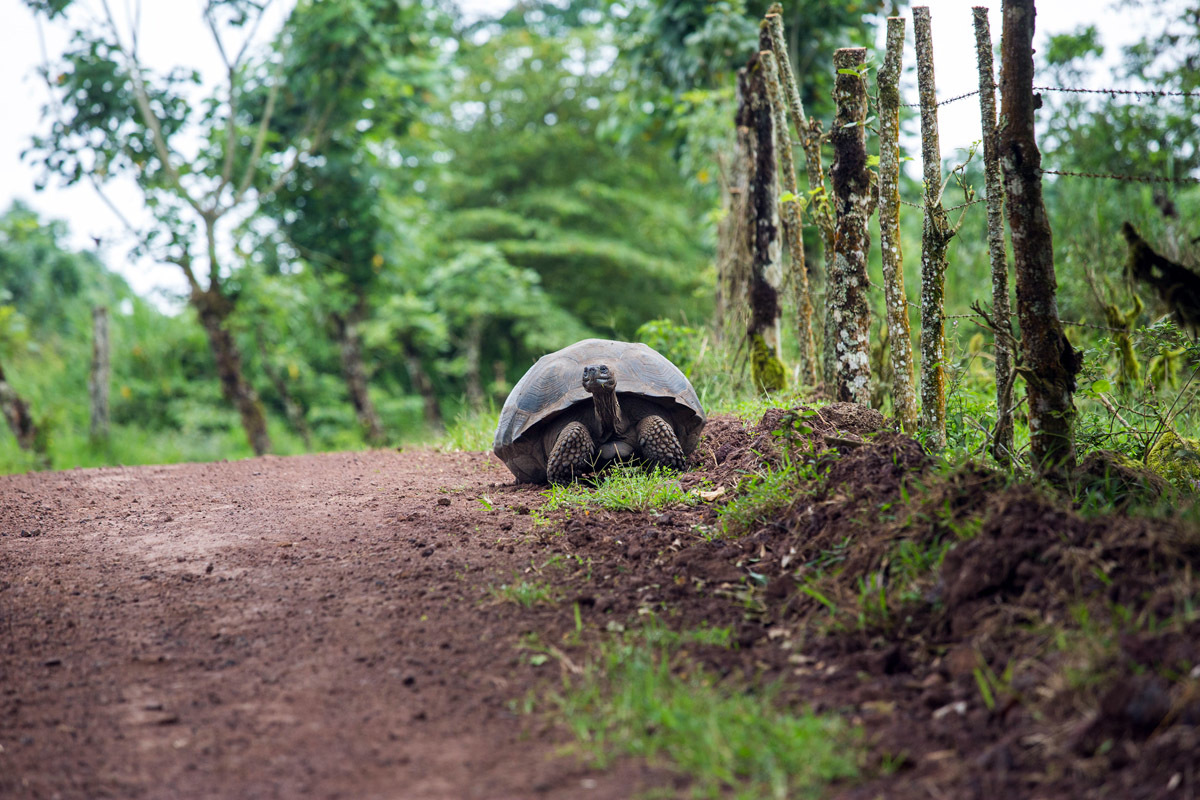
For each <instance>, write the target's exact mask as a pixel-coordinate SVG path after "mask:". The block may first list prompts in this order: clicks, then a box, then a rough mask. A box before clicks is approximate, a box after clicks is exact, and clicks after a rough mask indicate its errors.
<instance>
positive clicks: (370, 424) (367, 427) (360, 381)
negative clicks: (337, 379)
mask: <svg viewBox="0 0 1200 800" xmlns="http://www.w3.org/2000/svg"><path fill="white" fill-rule="evenodd" d="M363 313H364V311H363V303H362V302H361V301H360V302H358V303H356V304H355V306H354V308H353V309H352V310H351V312H350V314H349V315H343V314H340V313H337V312H332V313H330V315H329V321H330V324H331V325H332V326H333V334H334V337H335V338H336V339H337V345H338V356H339V358H340V360H341V364H342V377H343V378H344V379H345V381H346V391H347V393H348V394H349V395H350V403H351V405H353V406H354V413H355V414H356V415H357V416H358V423H359V425H361V426H362V429H363V433H364V435H365V436H366V437H367V442H369V443H370V444H373V445H380V444H383V443H384V441H385V439H386V436H385V435H384V432H383V421H382V420H380V418H379V412H378V411H376V410H375V404H374V403H373V402H372V401H371V395H370V391H369V387H368V384H367V370H366V367H365V366H364V365H363V357H362V338H361V337H360V336H359V334H358V323H359V321H360V320H361V318H362V316H363Z"/></svg>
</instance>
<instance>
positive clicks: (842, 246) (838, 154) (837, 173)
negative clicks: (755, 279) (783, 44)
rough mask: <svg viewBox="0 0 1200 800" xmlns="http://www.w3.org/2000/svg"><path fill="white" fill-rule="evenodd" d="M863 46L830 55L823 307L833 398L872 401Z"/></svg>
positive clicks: (870, 199)
mask: <svg viewBox="0 0 1200 800" xmlns="http://www.w3.org/2000/svg"><path fill="white" fill-rule="evenodd" d="M866 58H867V50H866V48H865V47H844V48H842V49H840V50H837V51H835V52H834V54H833V66H834V69H835V70H836V71H837V76H836V80H835V83H834V88H833V99H834V102H835V103H836V104H837V116H836V117H835V118H834V123H833V131H832V135H831V138H832V139H833V166H832V167H831V168H830V170H829V175H830V177H831V178H832V179H833V201H834V207H835V210H836V213H837V237H836V245H835V249H834V257H833V266H832V267H831V269H830V271H829V289H828V291H827V295H826V297H827V300H828V306H829V308H828V311H827V313H828V314H829V315H831V316H832V317H833V320H834V331H835V336H836V346H835V353H836V356H837V364H836V366H837V370H836V373H835V380H834V386H835V390H834V397H835V399H837V400H845V401H850V402H853V403H863V404H864V405H869V404H870V402H871V353H870V329H871V308H870V306H869V305H868V303H867V250H868V249H869V248H870V245H871V237H870V233H869V232H868V229H867V222H868V220H869V219H870V216H871V212H872V211H874V209H875V200H876V198H875V187H874V185H873V183H872V180H871V171H870V170H868V169H867V131H866V121H867V85H866V79H865V77H864V74H863V70H862V67H863V65H864V63H865V62H866Z"/></svg>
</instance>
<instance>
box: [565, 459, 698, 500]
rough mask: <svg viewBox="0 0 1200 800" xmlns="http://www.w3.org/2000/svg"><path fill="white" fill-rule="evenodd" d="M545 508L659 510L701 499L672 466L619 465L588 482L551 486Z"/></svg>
mask: <svg viewBox="0 0 1200 800" xmlns="http://www.w3.org/2000/svg"><path fill="white" fill-rule="evenodd" d="M545 494H546V496H547V497H548V498H549V500H548V501H547V502H546V504H545V505H544V506H542V510H543V511H557V510H559V509H563V508H586V507H587V506H597V507H599V508H604V509H608V510H609V511H659V510H661V509H664V508H670V507H671V506H681V505H686V506H690V505H695V504H696V503H697V502H698V498H697V497H696V495H695V494H693V493H692V492H686V491H684V489H683V487H682V486H680V485H679V476H678V475H677V474H676V473H675V472H674V471H673V470H669V469H663V468H661V467H656V468H655V469H653V470H645V469H642V468H640V467H634V466H629V465H616V466H614V467H611V468H609V469H607V470H605V471H604V472H602V473H600V474H599V475H597V476H594V477H592V478H590V479H589V480H588V481H587V482H585V483H570V484H566V485H561V486H551V487H550V489H549V490H548V491H547V492H545Z"/></svg>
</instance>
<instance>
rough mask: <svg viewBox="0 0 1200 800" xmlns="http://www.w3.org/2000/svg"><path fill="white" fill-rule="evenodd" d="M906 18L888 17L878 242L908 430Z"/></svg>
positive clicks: (896, 382) (913, 398)
mask: <svg viewBox="0 0 1200 800" xmlns="http://www.w3.org/2000/svg"><path fill="white" fill-rule="evenodd" d="M903 52H904V18H903V17H888V21H887V55H886V57H885V58H884V61H883V68H882V69H880V70H879V76H878V81H879V83H878V86H879V247H880V250H882V265H883V291H884V305H885V306H886V309H887V313H886V318H887V333H888V337H887V338H888V345H889V348H890V351H891V363H892V406H893V409H894V411H895V414H896V419H897V420H899V421H900V426H901V427H902V428H903V429H904V432H905V433H909V434H911V433H913V432H914V431H915V430H916V427H917V390H916V387H915V385H914V378H913V353H912V331H911V329H910V328H909V325H908V295H907V294H906V293H905V291H904V258H903V255H902V253H901V248H900V66H901V60H902V57H903Z"/></svg>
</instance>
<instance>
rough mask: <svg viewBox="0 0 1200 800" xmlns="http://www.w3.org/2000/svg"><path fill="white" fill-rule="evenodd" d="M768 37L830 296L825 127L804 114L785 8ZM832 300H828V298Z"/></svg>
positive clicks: (827, 372)
mask: <svg viewBox="0 0 1200 800" xmlns="http://www.w3.org/2000/svg"><path fill="white" fill-rule="evenodd" d="M766 22H767V33H768V35H769V36H770V39H771V50H772V52H774V54H775V65H776V68H777V69H778V70H779V78H780V80H781V81H782V82H783V87H782V88H783V91H784V97H785V99H786V100H787V106H788V113H789V115H790V116H791V118H792V124H793V125H794V126H795V127H796V134H797V135H798V136H799V137H800V145H801V147H802V148H803V150H804V170H805V174H806V175H807V177H808V191H809V192H810V194H809V199H808V213H809V216H810V217H811V218H812V220H813V222H815V223H816V225H817V230H818V231H819V232H820V234H821V246H822V249H823V251H824V254H825V284H826V288H825V291H826V295H828V292H829V272H830V269H831V268H832V265H833V251H834V246H833V243H834V236H835V231H834V228H835V222H834V218H833V206H832V204H831V202H830V200H831V198H830V197H829V196H828V195H827V194H826V192H825V168H824V166H823V165H822V163H821V123H820V121H819V120H812V121H810V120H808V118H807V117H806V116H805V114H804V104H803V103H802V102H801V101H800V90H799V88H798V87H797V85H796V75H795V73H793V72H792V62H791V59H790V58H789V57H788V51H787V39H785V38H784V36H783V7H782V6H781V5H779V4H778V3H775V4H773V5H772V6H771V7H770V8H769V9H768V10H767V16H766ZM826 299H828V297H827V298H826ZM832 322H833V320H832V318H831V317H830V316H829V314H828V313H827V314H826V315H825V326H824V346H823V347H822V353H823V358H824V361H823V370H822V376H823V378H824V380H825V383H826V385H827V386H832V385H833V373H834V365H835V363H836V356H835V354H834V349H833V348H834V339H835V337H834V336H833V334H832V332H831V327H830V326H831V324H832Z"/></svg>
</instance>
